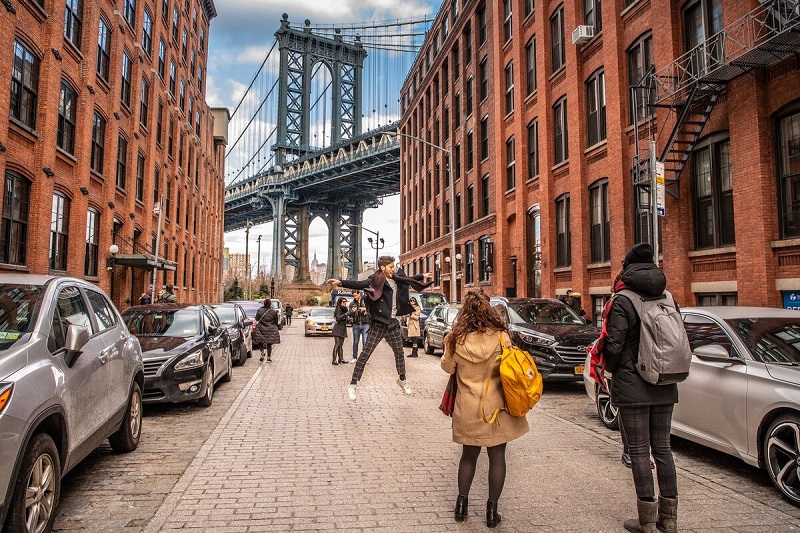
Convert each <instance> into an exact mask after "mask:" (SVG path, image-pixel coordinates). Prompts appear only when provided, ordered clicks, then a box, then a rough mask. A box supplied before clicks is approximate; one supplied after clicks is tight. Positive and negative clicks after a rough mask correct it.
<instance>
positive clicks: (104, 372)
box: [0, 274, 144, 533]
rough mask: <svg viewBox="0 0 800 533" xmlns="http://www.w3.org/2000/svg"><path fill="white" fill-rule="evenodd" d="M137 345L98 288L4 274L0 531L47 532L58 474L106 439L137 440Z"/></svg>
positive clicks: (122, 445) (124, 445)
mask: <svg viewBox="0 0 800 533" xmlns="http://www.w3.org/2000/svg"><path fill="white" fill-rule="evenodd" d="M143 383H144V369H143V367H142V351H141V347H140V346H139V341H138V340H137V339H136V337H134V336H133V335H131V334H130V333H129V332H128V329H127V328H126V327H125V324H124V322H123V321H122V318H121V317H120V315H119V312H118V311H117V309H116V308H115V307H114V305H113V304H112V303H111V301H110V300H109V299H108V297H107V296H106V295H105V293H104V292H103V291H102V290H100V289H99V288H98V287H97V286H95V285H93V284H91V283H89V282H86V281H82V280H78V279H73V278H66V277H64V278H55V277H51V276H36V275H28V274H0V529H2V528H3V524H5V527H6V528H7V529H5V530H7V531H14V532H17V531H31V532H33V531H35V532H37V533H39V532H47V531H50V529H51V528H52V526H53V521H54V520H55V509H56V507H57V506H58V499H59V494H60V490H61V478H62V477H63V476H64V475H65V474H66V473H67V472H69V471H70V470H71V469H72V468H73V467H74V466H75V465H76V464H78V463H79V462H80V461H81V460H82V459H83V458H84V457H86V456H87V455H88V454H89V453H90V452H91V451H92V450H94V449H95V448H96V447H97V446H98V445H99V444H101V443H102V442H103V441H104V440H105V439H108V440H109V442H110V444H111V447H112V448H113V449H114V450H115V451H119V452H129V451H132V450H134V449H136V447H137V446H138V444H139V436H140V431H141V427H142V392H141V391H142V386H143Z"/></svg>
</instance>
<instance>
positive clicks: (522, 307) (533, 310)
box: [508, 301, 585, 325]
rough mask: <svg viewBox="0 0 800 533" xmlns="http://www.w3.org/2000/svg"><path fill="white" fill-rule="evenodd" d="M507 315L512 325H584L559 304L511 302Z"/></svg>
mask: <svg viewBox="0 0 800 533" xmlns="http://www.w3.org/2000/svg"><path fill="white" fill-rule="evenodd" d="M508 313H509V315H510V320H511V323H512V324H576V325H577V324H580V325H583V324H585V322H584V321H583V320H582V319H581V317H579V316H578V315H576V314H575V312H574V311H573V310H572V309H570V308H569V307H567V306H566V305H564V304H562V303H561V302H553V301H544V302H511V303H509V304H508Z"/></svg>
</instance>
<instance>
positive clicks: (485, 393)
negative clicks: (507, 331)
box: [481, 332, 505, 424]
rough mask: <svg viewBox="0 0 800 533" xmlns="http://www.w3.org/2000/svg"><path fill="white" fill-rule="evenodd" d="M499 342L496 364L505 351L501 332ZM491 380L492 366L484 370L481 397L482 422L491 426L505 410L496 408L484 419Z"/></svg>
mask: <svg viewBox="0 0 800 533" xmlns="http://www.w3.org/2000/svg"><path fill="white" fill-rule="evenodd" d="M499 341H500V354H498V356H497V357H496V358H495V361H497V362H499V361H500V360H501V359H502V358H503V350H504V349H505V345H504V344H503V333H502V332H501V333H500V338H499ZM491 379H492V365H489V367H488V368H487V369H486V375H485V382H486V383H485V384H484V386H483V397H481V418H483V421H484V422H486V423H487V424H493V423H494V421H495V419H496V418H497V415H498V413H500V411H502V410H504V409H505V406H503V407H498V408H497V409H495V410H494V413H492V416H491V418H489V419H488V420H487V419H486V396H488V395H489V382H490V381H491Z"/></svg>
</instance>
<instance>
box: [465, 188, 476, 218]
mask: <svg viewBox="0 0 800 533" xmlns="http://www.w3.org/2000/svg"><path fill="white" fill-rule="evenodd" d="M473 222H475V187H473V186H472V185H470V186H469V187H467V224H472V223H473Z"/></svg>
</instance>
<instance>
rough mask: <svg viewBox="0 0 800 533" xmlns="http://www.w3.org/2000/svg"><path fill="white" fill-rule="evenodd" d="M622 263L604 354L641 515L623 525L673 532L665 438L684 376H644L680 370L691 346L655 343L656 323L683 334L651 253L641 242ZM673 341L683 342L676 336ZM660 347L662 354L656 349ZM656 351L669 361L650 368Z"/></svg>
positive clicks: (672, 485)
mask: <svg viewBox="0 0 800 533" xmlns="http://www.w3.org/2000/svg"><path fill="white" fill-rule="evenodd" d="M622 266H623V269H624V271H623V273H622V277H621V281H622V282H623V283H624V289H625V290H620V291H619V292H618V293H617V295H616V296H615V297H614V300H613V302H612V304H611V309H610V310H609V313H608V321H607V324H606V328H607V337H606V338H605V341H604V343H603V357H604V358H605V366H606V369H607V370H608V371H610V372H611V373H612V379H611V385H610V388H611V391H610V392H611V397H612V398H613V399H614V404H615V405H616V406H617V407H619V413H620V423H621V424H622V426H623V427H624V431H625V436H626V437H627V441H628V446H629V447H630V456H631V463H632V471H633V481H634V486H635V488H636V497H637V505H636V506H637V511H638V518H635V519H631V520H626V521H625V524H624V525H625V529H626V530H627V531H631V532H633V533H656V532H657V531H661V532H667V533H672V532H675V531H677V512H678V483H677V476H676V473H675V463H674V460H673V457H672V450H671V448H670V441H669V438H670V429H671V426H672V411H673V408H674V405H675V403H677V401H678V387H677V384H676V382H677V381H680V380H681V379H682V378H681V377H680V376H678V375H677V374H669V375H667V374H664V375H665V376H668V377H665V378H664V379H663V380H660V381H659V380H656V381H657V382H658V383H659V384H654V383H652V382H651V381H652V380H650V377H649V372H650V371H651V369H652V367H653V366H657V367H659V368H660V367H661V366H660V365H662V364H666V365H667V366H668V367H669V366H670V365H673V363H675V364H678V366H681V365H682V364H683V362H684V361H685V359H686V356H687V354H688V356H689V358H691V353H690V352H689V351H688V341H687V342H686V344H685V346H684V345H683V344H682V342H683V341H682V340H681V339H680V338H675V339H673V338H671V337H669V338H664V339H659V342H654V341H653V336H652V332H653V331H654V328H653V324H652V323H651V322H652V321H653V320H658V321H662V320H663V321H664V322H663V323H662V322H659V326H662V325H663V326H665V327H666V329H667V330H669V331H676V328H678V329H680V330H681V331H683V324H682V322H680V313H679V312H678V309H677V305H676V304H675V302H674V300H673V299H672V296H671V295H670V294H669V292H666V286H667V279H666V277H665V276H664V273H663V272H662V271H661V269H659V268H658V265H656V264H655V263H653V248H652V247H651V246H650V245H649V244H646V243H640V244H637V245H635V246H634V247H633V248H631V249H630V250H629V251H628V253H627V254H626V255H625V259H624V260H623V262H622ZM645 309H646V310H647V312H644V310H645ZM640 313H641V314H640ZM640 316H641V317H643V318H640ZM654 317H655V318H654ZM676 320H677V321H678V322H679V323H678V324H676V323H675V321H676ZM673 336H674V337H680V333H677V334H675V335H673ZM683 338H684V339H685V331H683ZM640 340H641V341H642V343H641V344H640ZM657 344H659V346H656V345H657ZM662 348H663V349H664V351H660V350H661V349H662ZM656 352H657V353H656ZM653 353H656V356H657V357H660V358H661V359H667V360H666V361H655V363H656V364H655V365H651V364H650V363H649V361H650V359H649V358H651V357H653ZM671 358H674V361H670V360H669V359H671ZM645 361H648V364H647V365H644V362H645ZM645 366H646V368H642V367H645ZM673 366H674V365H673ZM643 375H646V376H648V380H646V379H645V377H643ZM683 378H685V374H684V375H683ZM651 446H652V454H653V458H654V459H655V463H656V472H657V475H658V489H659V495H658V499H657V500H656V494H655V489H654V486H653V473H652V471H651V469H650V453H651Z"/></svg>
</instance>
